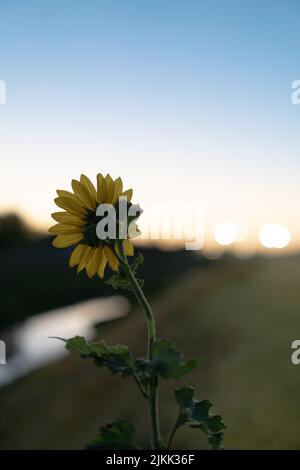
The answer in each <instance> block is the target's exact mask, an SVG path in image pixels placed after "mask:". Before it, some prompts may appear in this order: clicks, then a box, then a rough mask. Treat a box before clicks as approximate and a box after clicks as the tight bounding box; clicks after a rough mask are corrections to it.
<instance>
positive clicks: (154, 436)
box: [118, 240, 160, 449]
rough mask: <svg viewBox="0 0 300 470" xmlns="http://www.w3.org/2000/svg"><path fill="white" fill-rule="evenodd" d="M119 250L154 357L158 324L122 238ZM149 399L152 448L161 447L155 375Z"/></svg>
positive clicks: (149, 357)
mask: <svg viewBox="0 0 300 470" xmlns="http://www.w3.org/2000/svg"><path fill="white" fill-rule="evenodd" d="M118 251H119V261H120V263H121V267H122V269H123V271H124V273H125V275H126V277H127V279H128V281H129V282H130V284H131V287H132V290H133V292H134V294H135V296H136V298H137V300H138V302H139V303H140V305H141V306H142V308H143V310H144V312H145V316H146V323H147V333H148V359H149V360H151V359H152V347H153V344H154V343H155V341H156V326H155V320H154V316H153V313H152V310H151V307H150V305H149V303H148V301H147V299H146V297H145V295H144V293H143V291H142V289H141V287H140V285H139V283H138V281H137V280H136V278H135V276H134V274H133V272H132V270H131V269H130V266H129V264H128V261H127V258H126V256H125V253H124V248H123V243H122V240H119V241H118ZM147 400H148V405H149V416H150V425H151V446H152V449H159V448H160V429H159V417H158V379H157V377H154V378H153V379H152V381H151V382H150V384H149V386H148V387H147Z"/></svg>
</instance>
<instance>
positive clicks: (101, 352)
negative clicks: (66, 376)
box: [64, 336, 133, 377]
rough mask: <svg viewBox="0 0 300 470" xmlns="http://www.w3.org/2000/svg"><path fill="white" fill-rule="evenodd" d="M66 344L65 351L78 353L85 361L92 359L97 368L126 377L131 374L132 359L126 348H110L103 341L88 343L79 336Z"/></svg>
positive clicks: (121, 346) (118, 345)
mask: <svg viewBox="0 0 300 470" xmlns="http://www.w3.org/2000/svg"><path fill="white" fill-rule="evenodd" d="M64 341H65V342H66V349H67V350H68V351H70V352H78V353H80V355H81V356H82V357H83V358H85V359H88V358H90V359H93V361H94V364H95V365H96V366H97V367H107V368H108V369H109V370H110V372H112V373H115V374H119V375H121V376H122V377H128V376H130V375H131V374H132V372H133V359H132V356H131V354H130V352H129V350H128V347H127V346H124V345H121V344H117V345H115V346H110V345H108V344H106V343H105V341H100V342H98V343H88V342H86V340H85V339H84V338H83V337H81V336H75V337H74V338H70V339H68V340H64Z"/></svg>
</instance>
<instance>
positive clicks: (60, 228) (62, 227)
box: [48, 224, 82, 234]
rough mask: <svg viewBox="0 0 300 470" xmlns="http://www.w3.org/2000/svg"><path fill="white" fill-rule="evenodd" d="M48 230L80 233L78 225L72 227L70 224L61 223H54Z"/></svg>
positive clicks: (59, 232)
mask: <svg viewBox="0 0 300 470" xmlns="http://www.w3.org/2000/svg"><path fill="white" fill-rule="evenodd" d="M48 232H50V233H57V234H63V233H69V234H72V233H73V234H75V233H76V234H79V233H82V232H81V230H80V228H79V227H72V226H71V225H63V224H55V225H53V226H52V227H51V228H49V230H48Z"/></svg>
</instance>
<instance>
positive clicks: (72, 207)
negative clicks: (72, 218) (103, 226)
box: [54, 196, 86, 216]
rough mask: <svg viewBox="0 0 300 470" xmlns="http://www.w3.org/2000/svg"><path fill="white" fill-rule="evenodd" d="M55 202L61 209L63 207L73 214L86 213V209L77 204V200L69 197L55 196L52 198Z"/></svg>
mask: <svg viewBox="0 0 300 470" xmlns="http://www.w3.org/2000/svg"><path fill="white" fill-rule="evenodd" d="M54 202H55V204H56V205H57V206H58V207H61V208H62V209H65V210H66V211H67V212H69V213H70V214H73V215H77V216H80V215H81V216H82V215H85V214H86V210H85V209H84V208H83V207H82V206H81V205H79V203H78V202H77V201H75V200H74V199H71V198H70V197H61V196H60V197H57V198H56V199H54Z"/></svg>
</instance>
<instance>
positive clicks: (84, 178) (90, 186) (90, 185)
mask: <svg viewBox="0 0 300 470" xmlns="http://www.w3.org/2000/svg"><path fill="white" fill-rule="evenodd" d="M80 183H81V184H83V185H84V186H85V187H86V189H87V190H88V191H89V192H90V193H91V195H92V197H93V199H94V201H95V202H96V201H97V191H96V189H95V186H94V185H93V183H92V182H91V180H90V179H89V178H88V177H87V176H85V175H81V176H80Z"/></svg>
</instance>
